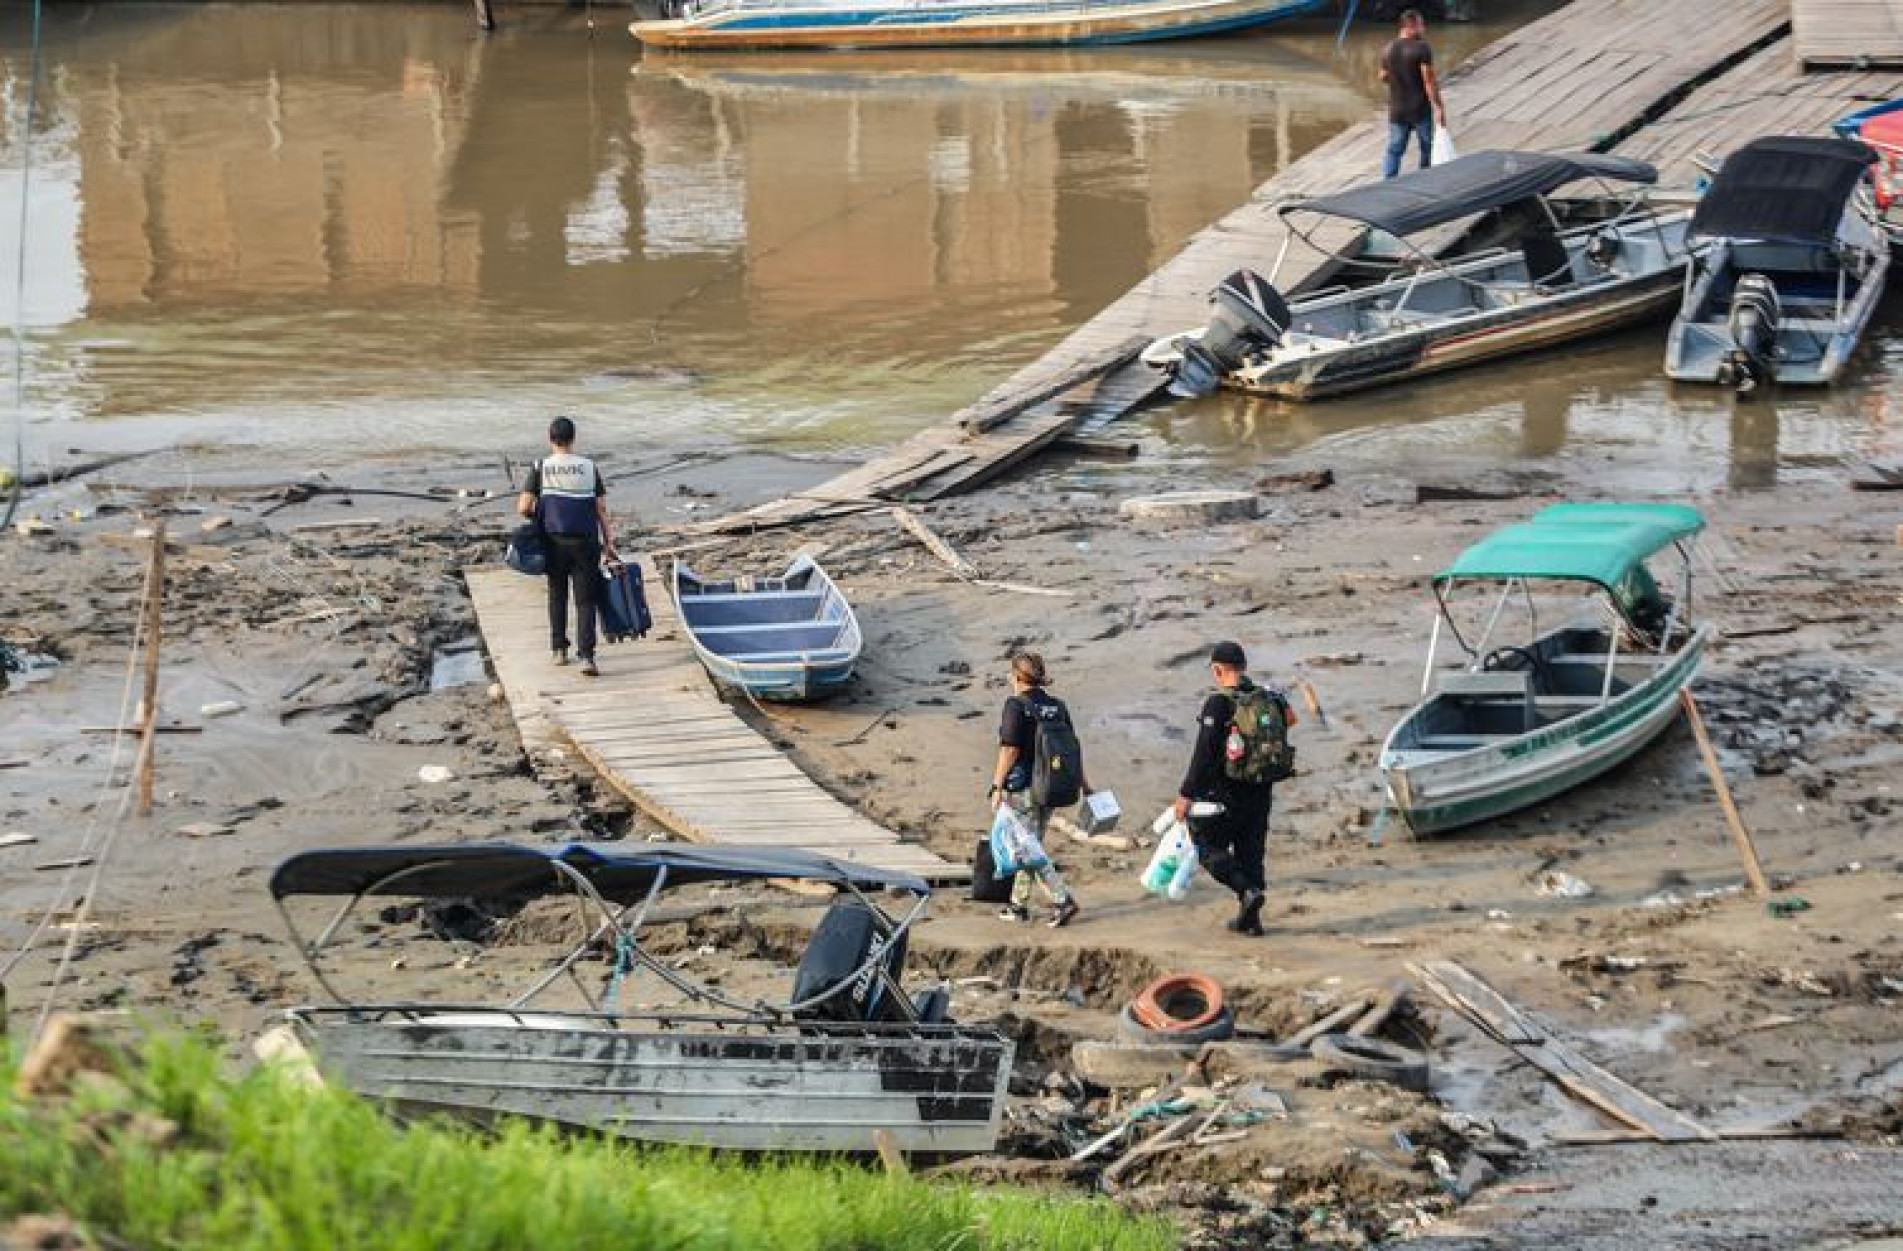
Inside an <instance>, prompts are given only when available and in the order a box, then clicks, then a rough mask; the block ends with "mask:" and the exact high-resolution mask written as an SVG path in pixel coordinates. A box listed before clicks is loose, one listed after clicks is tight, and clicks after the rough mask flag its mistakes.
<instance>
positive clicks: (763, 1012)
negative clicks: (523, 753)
mask: <svg viewBox="0 0 1903 1251" xmlns="http://www.w3.org/2000/svg"><path fill="white" fill-rule="evenodd" d="M773 880H788V881H793V882H797V883H803V884H807V885H808V886H809V887H821V888H831V889H832V891H833V892H834V895H833V900H832V902H831V904H830V906H829V907H828V908H827V909H826V911H825V913H824V914H823V915H822V916H821V918H820V920H819V922H818V924H817V925H816V926H815V927H814V929H813V931H812V934H811V937H810V939H809V940H808V941H807V944H806V947H805V950H804V953H803V954H802V955H801V957H800V959H799V963H798V968H797V969H796V970H795V971H794V972H793V975H792V978H791V981H790V984H789V985H788V992H789V993H787V994H785V995H784V996H774V997H771V998H769V997H768V996H767V995H765V994H752V993H748V992H746V991H745V990H743V989H742V988H741V987H742V985H743V982H742V980H741V979H740V978H739V976H738V975H737V974H734V973H732V972H730V971H729V972H723V975H722V976H721V977H720V978H719V979H718V980H719V983H720V984H716V979H714V978H695V977H692V976H690V975H689V974H688V973H687V972H685V971H684V970H683V969H682V968H681V967H680V965H681V964H682V960H681V959H680V958H679V957H678V955H675V956H674V958H669V957H668V956H664V955H663V954H660V953H657V952H655V951H652V950H649V948H648V947H647V946H644V945H643V943H642V942H641V939H640V931H641V930H642V928H643V925H644V924H655V925H658V924H661V923H663V922H666V923H670V924H674V925H677V926H678V925H679V924H680V921H679V919H678V918H674V919H673V920H671V921H669V919H668V918H665V917H662V916H660V915H659V912H660V910H659V909H658V908H657V902H658V901H659V900H660V899H661V897H662V896H663V895H664V894H665V893H667V892H669V891H673V890H678V889H682V888H691V887H709V886H713V887H729V888H733V887H741V886H745V885H747V884H759V883H763V882H767V881H773ZM271 895H272V898H273V899H274V900H275V901H276V902H277V905H278V908H279V911H280V912H281V913H282V914H283V916H284V920H285V924H286V925H287V926H288V927H289V929H290V931H291V934H292V937H293V938H294V939H295V940H296V943H297V947H298V951H299V953H300V954H301V955H302V956H303V957H304V959H305V961H306V963H307V964H308V965H309V967H310V969H311V972H312V974H313V975H314V976H315V977H316V979H317V981H318V984H319V985H320V986H322V987H323V988H324V990H325V991H326V992H328V993H329V994H330V995H331V997H332V999H334V1000H335V1001H336V1002H335V1004H334V1005H327V1006H301V1007H294V1008H290V1009H288V1010H287V1012H286V1016H287V1018H288V1023H289V1025H290V1027H291V1029H292V1030H293V1032H294V1033H295V1035H296V1036H297V1038H298V1040H299V1041H300V1042H301V1043H302V1044H303V1045H304V1047H305V1048H306V1049H307V1050H308V1051H309V1052H310V1053H311V1054H312V1055H313V1057H314V1058H315V1060H316V1062H317V1064H318V1066H319V1068H320V1070H321V1071H322V1072H323V1073H324V1074H325V1075H326V1076H327V1077H328V1078H332V1079H335V1080H338V1081H340V1082H341V1083H342V1084H344V1085H345V1086H347V1087H348V1088H350V1089H352V1090H355V1091H357V1092H358V1093H360V1094H362V1095H365V1096H367V1097H369V1098H373V1099H377V1100H380V1101H384V1102H387V1103H389V1104H391V1105H393V1106H395V1107H397V1108H398V1109H400V1110H403V1111H406V1112H425V1113H445V1114H455V1115H460V1116H466V1117H470V1118H475V1119H479V1120H486V1119H489V1118H493V1117H497V1116H520V1117H527V1118H531V1119H534V1120H538V1121H543V1122H548V1123H552V1124H556V1125H562V1126H567V1127H572V1128H579V1129H591V1130H598V1131H602V1132H605V1133H610V1134H616V1135H621V1136H625V1137H628V1138H635V1139H641V1140H644V1141H650V1142H662V1143H682V1144H693V1145H699V1146H706V1147H719V1148H732V1149H741V1150H754V1151H826V1152H868V1151H873V1150H876V1149H878V1142H879V1141H880V1139H881V1138H883V1137H884V1136H885V1135H889V1136H890V1138H889V1141H890V1142H891V1143H892V1144H893V1145H895V1146H897V1147H898V1149H900V1150H902V1151H916V1152H925V1153H931V1154H938V1155H958V1154H966V1153H974V1152H983V1151H988V1150H990V1149H991V1148H992V1146H993V1145H994V1143H995V1142H996V1139H997V1135H998V1128H999V1124H1000V1119H1001V1115H1002V1112H1003V1108H1004V1103H1005V1099H1006V1095H1007V1084H1008V1082H1009V1079H1010V1073H1011V1064H1012V1058H1013V1048H1012V1044H1011V1042H1010V1041H1009V1040H1008V1039H1006V1038H1005V1037H1003V1036H1002V1035H1000V1034H999V1033H998V1032H997V1031H996V1030H993V1029H988V1028H983V1027H975V1026H966V1025H958V1024H954V1023H952V1022H951V1021H950V1020H949V1019H948V1018H947V1008H948V1006H949V994H948V992H947V991H946V990H945V989H944V988H942V987H940V988H935V989H931V990H927V991H924V992H922V993H920V994H919V995H917V996H912V995H909V994H907V993H906V991H905V990H904V988H903V987H902V986H901V985H900V974H901V972H902V968H903V965H904V961H905V951H906V945H907V940H908V936H909V934H910V931H911V928H912V926H913V925H914V924H915V923H916V921H917V920H918V918H919V917H920V915H921V914H922V913H923V911H924V908H925V906H926V901H927V900H928V898H929V896H930V888H929V887H928V886H927V885H926V884H925V883H924V882H923V881H922V880H920V879H919V878H917V877H914V876H913V875H911V874H909V873H901V872H896V871H892V870H886V869H878V868H873V867H870V866H866V865H860V864H854V863H850V862H847V861H841V860H835V859H832V858H829V857H825V856H819V855H814V854H811V853H808V852H803V851H799V850H795V849H788V848H780V847H699V846H691V845H685V844H666V843H663V844H649V845H646V846H641V847H637V848H634V849H631V850H627V851H621V850H607V849H602V848H598V847H593V846H589V845H585V844H572V845H570V846H567V847H561V848H536V847H525V846H517V845H513V844H465V845H452V846H434V847H429V846H410V847H370V848H348V849H344V848H339V849H326V850H319V851H310V852H305V853H303V854H300V855H297V856H293V857H291V858H290V859H288V860H286V861H285V862H284V863H283V864H281V865H280V866H278V869H277V871H276V872H275V873H274V874H273V875H272V877H271ZM308 897H324V898H330V899H337V900H341V901H342V903H341V904H340V905H339V906H337V907H336V909H335V910H334V914H333V915H331V916H329V918H328V920H326V921H324V923H323V925H322V928H321V930H319V931H318V933H317V935H316V937H315V938H313V939H309V940H306V939H305V938H304V936H303V930H304V928H306V927H301V926H300V925H299V924H298V921H297V918H296V916H295V915H294V909H293V907H292V906H291V903H290V901H292V900H294V899H300V898H308ZM887 899H898V900H901V901H903V902H902V904H901V905H900V906H898V907H896V908H895V909H893V911H890V912H889V911H888V910H887V908H886V907H885V906H882V903H881V901H882V900H887ZM396 900H403V901H407V902H408V904H410V905H413V906H412V907H410V908H409V910H408V911H405V910H403V909H396V910H392V909H391V908H388V907H385V908H380V909H377V910H376V911H375V912H371V911H369V910H368V909H366V908H365V907H364V905H365V904H366V902H367V901H382V902H385V903H388V902H390V901H396ZM393 918H394V920H393ZM353 919H354V920H355V922H356V928H355V929H354V930H353V929H351V928H350V926H351V923H352V921H353ZM407 920H421V921H424V922H427V923H428V924H429V925H430V926H431V927H432V931H433V933H434V934H435V935H436V937H435V938H434V939H432V938H430V937H427V936H426V937H425V938H423V939H421V940H419V941H421V942H423V943H424V944H425V948H426V949H425V951H424V952H423V953H422V954H416V955H412V956H411V957H410V958H409V960H408V961H407V962H406V963H407V964H409V965H414V966H417V967H415V968H412V969H410V970H408V971H406V972H403V973H401V974H400V975H399V974H397V973H394V972H392V973H384V974H381V976H383V977H384V979H385V980H386V981H388V980H391V979H393V978H399V977H400V978H401V979H406V980H408V981H412V982H413V981H415V980H417V979H419V978H421V977H423V976H424V971H423V970H424V967H425V966H427V967H429V970H430V972H431V973H432V974H434V973H435V972H436V971H437V970H440V971H441V974H442V975H443V976H451V975H454V974H455V972H456V971H457V970H463V969H473V970H475V971H474V972H470V973H467V974H465V976H468V977H471V978H473V979H475V980H477V981H488V982H491V983H493V981H494V980H495V979H496V978H497V976H498V975H499V974H500V973H501V972H502V971H503V970H504V967H505V966H508V965H512V964H519V965H522V966H523V979H524V981H525V982H526V985H524V986H523V987H522V989H521V990H520V991H519V993H516V994H514V995H512V996H510V997H508V998H506V999H504V1000H503V1001H502V1002H500V1003H476V1002H471V1000H470V999H468V998H457V997H453V996H446V995H445V996H433V997H432V998H430V999H429V1000H427V1001H423V1000H419V999H418V998H417V997H416V996H414V995H413V994H408V993H390V992H387V991H386V992H383V993H380V994H378V995H375V996H373V997H370V998H367V999H365V998H361V997H354V996H351V997H347V996H346V995H344V994H343V993H341V992H340V991H339V990H338V989H337V988H336V985H335V981H336V977H335V970H333V969H331V968H328V967H326V965H325V962H324V961H323V958H322V957H323V955H324V953H325V952H326V951H331V950H334V948H335V947H336V946H337V945H338V944H339V943H340V942H344V941H348V940H350V939H352V938H355V939H358V940H368V941H372V942H375V943H376V944H378V946H379V948H380V952H379V954H380V956H381V959H379V960H378V961H375V962H371V967H372V968H373V970H381V969H382V968H383V967H384V964H385V963H386V962H387V961H388V948H389V946H390V945H391V935H390V934H389V932H388V927H389V925H391V924H393V923H397V924H401V923H404V922H405V921H407ZM571 922H572V925H573V928H572V929H569V930H568V933H569V936H570V937H569V939H568V940H567V941H562V942H556V941H554V940H553V939H551V938H549V937H548V935H549V934H551V933H556V932H560V931H561V930H563V929H565V928H567V927H568V925H569V924H570V923H571ZM443 934H450V935H452V936H453V937H452V938H450V939H444V938H442V935H443ZM431 942H438V943H439V945H440V946H441V948H442V950H444V951H445V952H446V953H447V954H446V958H444V959H442V960H440V961H434V962H431V961H429V960H428V958H427V946H428V944H430V943H431ZM693 950H694V948H692V947H690V948H689V951H690V953H691V952H692V951H693ZM449 955H453V956H455V958H454V959H450V958H447V956H449ZM538 957H539V959H538ZM688 963H690V964H691V960H690V961H688ZM585 970H587V972H584V971H585ZM373 975H375V974H366V973H365V972H364V971H363V970H362V968H361V967H360V968H359V971H358V974H357V978H363V977H366V976H373ZM777 975H778V972H777V971H776V970H769V971H768V973H767V974H766V975H765V976H777ZM357 978H353V980H357ZM756 980H757V979H756ZM758 984H759V985H762V986H763V985H765V984H766V983H765V982H759V983H758ZM637 994H638V995H640V996H641V997H642V999H643V1000H644V1002H642V1003H637V1004H633V1005H631V1006H627V1007H624V1006H622V1003H621V1000H622V999H623V998H624V997H627V996H632V995H637ZM650 1000H651V1001H652V1002H646V1001H650ZM663 1001H664V1002H663Z"/></svg>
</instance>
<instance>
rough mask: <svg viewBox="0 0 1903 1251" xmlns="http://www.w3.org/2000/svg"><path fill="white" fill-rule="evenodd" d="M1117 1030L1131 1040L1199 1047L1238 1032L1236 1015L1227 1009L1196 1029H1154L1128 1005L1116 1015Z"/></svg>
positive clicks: (1219, 1040) (1171, 1045)
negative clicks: (1139, 1018) (1132, 1011)
mask: <svg viewBox="0 0 1903 1251" xmlns="http://www.w3.org/2000/svg"><path fill="white" fill-rule="evenodd" d="M1117 1030H1118V1032H1119V1033H1121V1034H1122V1035H1123V1036H1124V1037H1125V1038H1127V1039H1129V1040H1130V1041H1131V1042H1141V1043H1154V1044H1157V1045H1159V1046H1164V1047H1184V1048H1190V1047H1199V1046H1201V1045H1202V1044H1203V1043H1206V1042H1221V1041H1222V1040H1223V1039H1225V1038H1228V1037H1229V1036H1230V1035H1232V1034H1234V1033H1235V1032H1236V1018H1235V1016H1234V1015H1233V1014H1232V1013H1231V1012H1230V1011H1229V1009H1228V1008H1223V1009H1222V1010H1221V1011H1219V1012H1217V1013H1216V1016H1215V1019H1214V1020H1212V1021H1210V1022H1208V1023H1207V1024H1204V1025H1199V1026H1197V1027H1196V1028H1194V1029H1151V1028H1150V1027H1149V1026H1147V1025H1145V1024H1144V1023H1143V1022H1141V1021H1139V1020H1137V1019H1136V1017H1135V1016H1133V1015H1132V1014H1131V1011H1130V1007H1129V1005H1128V1004H1126V1005H1124V1009H1123V1013H1122V1015H1121V1016H1119V1017H1118V1018H1117Z"/></svg>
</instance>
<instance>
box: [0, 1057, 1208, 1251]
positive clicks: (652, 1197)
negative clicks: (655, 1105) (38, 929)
mask: <svg viewBox="0 0 1903 1251" xmlns="http://www.w3.org/2000/svg"><path fill="white" fill-rule="evenodd" d="M13 1079H14V1063H13V1061H11V1060H9V1059H7V1058H6V1057H5V1056H4V1055H0V1160H3V1161H5V1164H4V1166H0V1217H5V1218H11V1217H14V1216H19V1215H25V1214H32V1213H44V1214H61V1215H65V1216H69V1217H71V1218H73V1219H75V1220H77V1221H79V1222H81V1223H82V1224H83V1225H85V1226H87V1227H88V1228H89V1229H90V1230H91V1231H93V1232H94V1233H95V1234H100V1235H105V1236H107V1237H108V1238H110V1239H112V1240H114V1241H117V1242H120V1243H122V1244H129V1245H132V1246H138V1247H150V1248H160V1247H166V1248H193V1247H217V1248H221V1249H224V1248H273V1249H277V1248H283V1249H292V1248H310V1251H330V1249H332V1248H353V1247H365V1248H369V1247H375V1248H379V1249H384V1248H388V1249H390V1251H407V1249H410V1248H414V1249H415V1251H438V1249H442V1251H449V1249H458V1251H460V1249H468V1251H478V1249H480V1248H488V1247H495V1248H511V1249H513V1248H520V1247H534V1246H546V1247H615V1248H626V1249H628V1251H637V1249H638V1251H668V1249H674V1248H678V1249H680V1251H698V1249H701V1248H709V1249H712V1248H734V1247H761V1248H774V1249H775V1251H801V1249H803V1248H811V1249H813V1251H821V1249H825V1251H851V1249H854V1248H860V1249H866V1251H871V1249H873V1248H921V1249H924V1248H930V1249H931V1251H963V1249H970V1251H978V1249H980V1248H1039V1249H1040V1251H1042V1249H1044V1248H1052V1249H1060V1251H1061V1249H1063V1248H1073V1247H1074V1248H1079V1249H1080V1251H1081V1249H1083V1248H1093V1249H1096V1248H1102V1249H1105V1251H1149V1249H1150V1248H1163V1247H1169V1246H1172V1245H1173V1244H1174V1238H1173V1235H1172V1232H1171V1230H1170V1228H1169V1226H1168V1225H1167V1224H1165V1223H1163V1222H1160V1221H1157V1220H1154V1219H1139V1218H1135V1217H1132V1216H1130V1215H1128V1214H1126V1213H1124V1212H1123V1211H1121V1210H1120V1209H1118V1208H1117V1207H1115V1206H1114V1205H1112V1204H1110V1203H1108V1202H1106V1201H1103V1200H1097V1199H1086V1198H1079V1197H1069V1196H1062V1195H1053V1194H1043V1193H1037V1192H1030V1191H1022V1190H1014V1189H1005V1188H974V1187H971V1186H967V1185H960V1184H952V1183H943V1182H933V1181H929V1180H923V1179H918V1178H913V1177H893V1176H889V1175H887V1174H885V1173H883V1172H880V1171H874V1170H873V1169H869V1168H864V1167H861V1166H859V1165H856V1164H850V1163H845V1162H840V1161H828V1160H818V1161H815V1160H809V1159H804V1158H789V1157H776V1158H773V1159H764V1160H761V1159H747V1158H743V1157H737V1156H719V1155H712V1154H709V1153H705V1152H697V1151H687V1150H680V1149H673V1148H668V1149H658V1148H640V1147H636V1146H633V1145H631V1144H627V1143H622V1142H617V1141H614V1140H611V1139H604V1138H595V1137H589V1136H576V1135H562V1134H558V1133H556V1132H554V1131H551V1130H547V1129H541V1128H537V1127H534V1126H530V1125H528V1124H525V1123H520V1122H514V1123H510V1124H508V1125H507V1126H505V1127H504V1128H501V1129H499V1130H497V1131H494V1132H480V1131H477V1130H474V1129H470V1128H465V1127H461V1126H457V1125H453V1124H449V1123H445V1122H431V1123H427V1124H412V1125H408V1126H404V1125H399V1124H397V1123H396V1122H394V1121H392V1120H390V1119H389V1118H387V1117H385V1116H384V1115H383V1114H382V1113H381V1112H380V1111H379V1110H378V1109H377V1108H376V1107H375V1106H373V1105H371V1104H369V1103H367V1102H365V1101H363V1100H361V1099H358V1098H356V1097H354V1096H352V1095H349V1094H347V1093H345V1092H342V1091H337V1090H318V1091H312V1090H307V1089H303V1088H301V1087H299V1086H297V1085H296V1084H295V1083H293V1082H291V1081H288V1080H286V1079H284V1078H282V1077H280V1076H278V1075H277V1074H276V1073H275V1072H273V1071H271V1070H258V1071H253V1072H250V1073H248V1074H245V1075H243V1076H238V1077H233V1076H230V1075H228V1074H227V1073H226V1071H225V1067H224V1064H223V1062H222V1061H221V1059H220V1057H219V1054H218V1052H217V1050H216V1048H215V1046H214V1045H213V1044H212V1043H210V1042H209V1041H207V1040H204V1039H202V1038H196V1037H191V1036H176V1035H173V1036H164V1037H155V1038H151V1039H148V1040H146V1041H144V1042H143V1043H141V1044H140V1046H139V1048H138V1051H137V1054H136V1057H135V1058H134V1060H133V1062H132V1063H131V1064H130V1065H129V1066H128V1068H127V1070H126V1071H125V1072H123V1073H122V1074H120V1076H119V1078H118V1079H117V1080H113V1081H106V1082H89V1083H85V1084H83V1085H81V1087H80V1089H79V1091H78V1093H76V1094H75V1095H73V1096H71V1097H70V1098H65V1099H58V1100H27V1099H23V1098H21V1097H19V1096H17V1095H16V1094H15V1093H14V1080H13Z"/></svg>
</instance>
